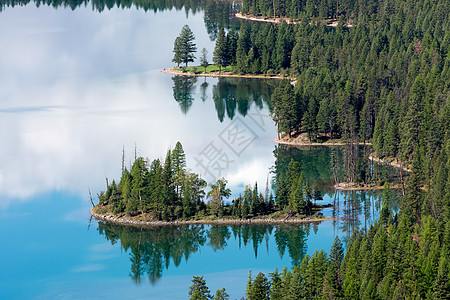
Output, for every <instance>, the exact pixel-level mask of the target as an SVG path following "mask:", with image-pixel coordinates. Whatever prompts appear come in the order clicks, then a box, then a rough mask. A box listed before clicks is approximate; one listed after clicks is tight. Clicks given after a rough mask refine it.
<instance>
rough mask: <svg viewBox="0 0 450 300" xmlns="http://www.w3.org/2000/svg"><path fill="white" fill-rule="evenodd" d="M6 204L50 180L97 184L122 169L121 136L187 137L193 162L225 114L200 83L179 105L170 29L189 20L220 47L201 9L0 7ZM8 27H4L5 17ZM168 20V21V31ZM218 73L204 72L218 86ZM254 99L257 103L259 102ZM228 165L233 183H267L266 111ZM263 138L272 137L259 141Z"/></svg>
mask: <svg viewBox="0 0 450 300" xmlns="http://www.w3.org/2000/svg"><path fill="white" fill-rule="evenodd" d="M1 15H2V18H0V27H1V28H4V30H2V31H1V32H0V44H1V45H2V55H1V56H0V82H2V88H1V89H0V127H1V128H2V129H1V130H0V139H1V141H2V146H1V147H0V209H1V208H7V207H8V206H9V205H10V203H11V202H12V201H17V200H21V201H26V200H29V199H31V198H32V197H33V196H35V195H37V194H39V193H45V192H49V191H54V190H62V191H69V192H75V193H78V194H81V195H86V197H85V198H84V199H86V201H88V200H87V199H88V197H87V194H88V189H89V188H90V190H91V191H92V193H93V194H94V195H95V193H96V192H97V191H99V190H100V189H104V186H105V175H106V176H108V178H109V179H110V180H112V179H118V177H119V173H120V164H121V151H122V146H125V149H126V152H127V162H128V163H129V162H131V159H132V157H133V151H134V145H135V144H136V145H137V150H138V155H142V156H144V157H145V156H148V157H149V158H150V159H154V158H157V157H161V158H162V157H164V156H165V153H166V151H167V149H168V148H169V147H173V146H174V145H175V143H176V142H177V141H178V140H179V141H181V143H182V144H183V146H184V148H185V152H186V154H187V159H188V166H190V167H191V168H192V169H194V171H196V172H198V173H200V171H201V170H199V169H198V168H197V169H196V167H195V161H194V159H193V158H194V156H195V155H197V154H198V153H199V152H200V151H202V150H203V148H204V147H205V146H206V145H207V143H209V142H210V141H211V140H212V139H215V138H216V137H217V135H218V134H219V133H220V132H221V131H222V130H223V128H224V127H225V126H226V125H227V122H229V120H226V121H224V123H223V124H222V123H220V122H219V121H218V120H217V114H216V111H215V109H214V103H213V102H212V100H211V99H212V96H211V95H209V100H207V101H206V102H204V103H203V102H202V101H201V100H200V95H199V94H197V95H196V96H195V97H196V100H195V101H194V104H193V105H192V107H191V109H190V110H189V113H188V114H187V115H183V114H182V113H181V111H180V108H179V106H178V104H177V103H176V102H175V101H174V99H173V96H172V80H171V76H169V75H167V74H162V73H160V72H159V70H160V69H162V68H164V67H168V66H171V58H172V53H171V51H169V50H168V49H170V50H171V49H172V47H173V40H174V39H175V37H176V36H177V35H178V33H179V30H180V29H181V27H182V26H183V25H184V24H186V23H188V24H189V25H190V26H191V28H192V30H193V31H194V33H195V35H196V38H197V39H196V40H197V45H198V48H199V49H201V48H203V47H207V48H209V49H213V44H212V42H210V41H209V38H208V34H207V32H206V30H205V28H204V25H203V19H202V16H201V15H200V14H199V15H196V16H191V17H190V18H189V19H188V20H187V19H185V15H184V12H183V11H180V12H170V13H165V12H158V15H156V14H151V13H147V14H146V13H145V12H142V11H137V10H135V9H130V10H118V9H112V10H110V11H107V12H104V13H102V14H98V13H96V12H93V11H91V10H90V9H89V8H83V7H80V8H78V9H77V10H75V11H70V10H55V9H53V8H48V7H40V8H38V9H37V8H35V7H33V6H31V5H28V6H25V7H16V8H14V9H6V10H5V11H4V12H2V13H1ZM6 28H8V29H6ZM163 28H167V32H162V29H163ZM216 81H217V80H216V79H208V82H209V83H210V87H209V90H208V93H211V87H212V85H213V84H214V83H215V82H216ZM252 109H256V108H255V107H253V108H252ZM266 126H267V130H266V131H265V132H261V133H260V134H259V140H258V141H255V142H254V143H253V144H251V145H250V146H249V147H248V149H246V150H245V152H243V153H242V155H241V157H239V160H237V161H236V163H235V164H233V165H231V166H230V168H229V169H228V170H227V172H226V173H225V176H226V177H227V178H228V179H229V181H230V185H231V187H232V188H233V186H234V187H238V186H242V185H243V184H250V183H251V184H253V183H254V182H255V181H256V180H258V181H259V182H260V183H259V184H260V186H261V187H262V186H265V182H266V177H267V173H268V169H269V167H270V166H271V165H272V164H273V157H272V150H273V143H271V140H272V139H273V135H274V128H273V124H272V123H270V124H269V125H266ZM261 141H264V143H261Z"/></svg>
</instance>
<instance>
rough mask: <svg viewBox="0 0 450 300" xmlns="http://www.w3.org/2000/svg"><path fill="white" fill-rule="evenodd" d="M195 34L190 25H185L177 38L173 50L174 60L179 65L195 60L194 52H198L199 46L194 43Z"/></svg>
mask: <svg viewBox="0 0 450 300" xmlns="http://www.w3.org/2000/svg"><path fill="white" fill-rule="evenodd" d="M194 40H195V36H194V33H193V32H192V30H191V29H190V28H189V26H188V25H184V26H183V28H182V29H181V33H180V35H179V36H178V37H177V38H176V39H175V43H174V47H173V52H174V57H173V59H172V61H173V62H175V63H177V65H178V67H179V66H180V64H181V63H184V64H186V67H187V66H188V63H190V62H193V61H194V59H195V55H194V53H195V52H197V46H196V45H195V43H194Z"/></svg>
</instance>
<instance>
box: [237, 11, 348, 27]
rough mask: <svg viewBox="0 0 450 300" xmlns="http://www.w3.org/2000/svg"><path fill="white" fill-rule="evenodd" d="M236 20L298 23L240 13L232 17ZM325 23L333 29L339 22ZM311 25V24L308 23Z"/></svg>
mask: <svg viewBox="0 0 450 300" xmlns="http://www.w3.org/2000/svg"><path fill="white" fill-rule="evenodd" d="M234 16H235V17H236V18H238V19H242V20H247V21H255V22H266V23H274V24H279V23H281V22H282V21H285V22H286V23H287V24H294V25H295V24H297V23H299V22H300V21H292V20H291V19H290V18H287V17H278V18H272V17H263V16H255V15H250V14H247V15H243V14H242V13H240V12H238V13H236V14H235V15H234ZM325 21H327V22H326V26H327V27H333V28H336V27H337V26H338V24H339V21H338V20H336V19H329V20H325ZM309 24H311V23H309ZM344 26H345V27H348V28H351V27H353V25H352V24H345V25H344Z"/></svg>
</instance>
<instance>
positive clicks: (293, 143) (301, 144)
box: [274, 138, 372, 147]
mask: <svg viewBox="0 0 450 300" xmlns="http://www.w3.org/2000/svg"><path fill="white" fill-rule="evenodd" d="M274 142H275V143H277V144H280V145H287V146H298V147H307V146H314V147H315V146H327V147H333V146H345V145H347V144H346V143H342V142H325V143H308V142H298V141H285V140H283V139H279V138H275V139H274ZM353 144H354V145H359V146H364V145H366V146H372V144H371V143H359V142H358V143H353Z"/></svg>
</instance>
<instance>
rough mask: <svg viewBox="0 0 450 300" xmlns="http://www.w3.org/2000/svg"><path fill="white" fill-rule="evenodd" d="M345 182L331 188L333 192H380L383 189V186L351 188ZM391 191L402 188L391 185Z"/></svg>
mask: <svg viewBox="0 0 450 300" xmlns="http://www.w3.org/2000/svg"><path fill="white" fill-rule="evenodd" d="M346 185H348V183H346V182H341V183H338V184H335V185H334V186H333V187H334V189H335V190H338V191H370V190H382V189H384V186H379V185H374V186H352V185H348V186H346ZM390 188H391V189H401V188H402V187H401V186H400V185H393V186H391V187H390Z"/></svg>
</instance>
